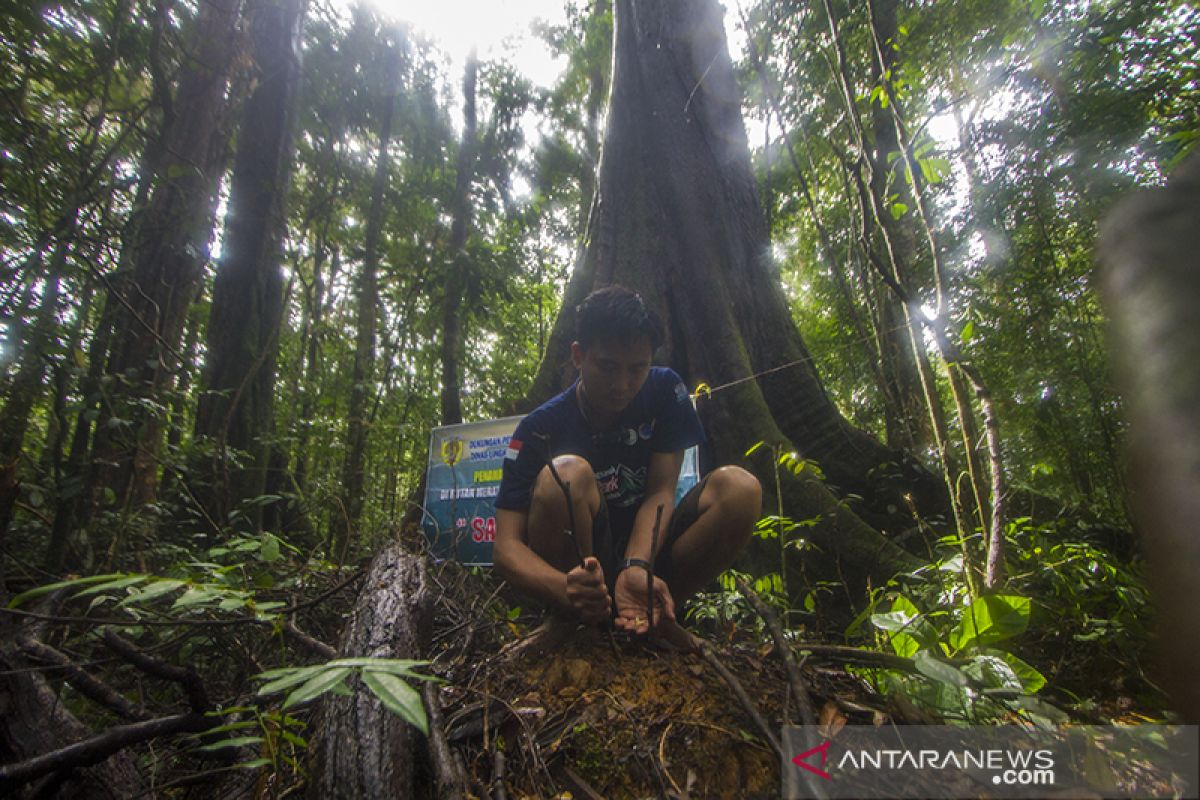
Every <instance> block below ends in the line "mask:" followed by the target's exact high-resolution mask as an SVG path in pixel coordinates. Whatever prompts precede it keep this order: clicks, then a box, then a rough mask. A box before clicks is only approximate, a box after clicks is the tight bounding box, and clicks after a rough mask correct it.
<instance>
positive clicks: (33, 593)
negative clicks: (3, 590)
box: [8, 572, 126, 608]
mask: <svg viewBox="0 0 1200 800" xmlns="http://www.w3.org/2000/svg"><path fill="white" fill-rule="evenodd" d="M125 574H126V573H123V572H109V573H105V574H104V575H89V576H88V577H86V578H72V579H71V580H68V581H58V582H57V583H48V584H46V585H45V586H38V587H35V588H33V589H30V590H29V591H27V592H21V593H20V594H19V595H17V596H16V597H14V598H13V599H12V600H9V601H8V607H9V608H16V607H17V606H19V605H21V604H22V603H24V602H25V601H26V600H32V599H33V598H35V597H41V596H42V595H45V594H50V593H51V592H56V591H58V590H59V589H66V588H68V587H71V586H91V585H93V584H97V583H105V582H107V581H111V580H113V579H114V578H121V577H123V576H125Z"/></svg>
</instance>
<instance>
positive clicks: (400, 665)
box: [325, 658, 433, 680]
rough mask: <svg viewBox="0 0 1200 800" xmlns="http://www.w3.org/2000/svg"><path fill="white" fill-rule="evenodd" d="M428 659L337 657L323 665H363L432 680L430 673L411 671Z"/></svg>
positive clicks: (426, 662) (425, 662) (425, 663)
mask: <svg viewBox="0 0 1200 800" xmlns="http://www.w3.org/2000/svg"><path fill="white" fill-rule="evenodd" d="M428 663H429V662H428V661H413V660H411V659H407V658H338V659H335V660H333V661H330V662H329V663H328V664H326V665H325V666H327V667H365V668H370V669H374V670H379V671H383V672H392V673H395V674H397V675H400V674H403V675H408V674H411V675H413V677H417V678H424V679H426V680H432V679H433V676H431V675H420V674H418V673H415V672H412V668H413V667H423V666H425V665H427V664H428Z"/></svg>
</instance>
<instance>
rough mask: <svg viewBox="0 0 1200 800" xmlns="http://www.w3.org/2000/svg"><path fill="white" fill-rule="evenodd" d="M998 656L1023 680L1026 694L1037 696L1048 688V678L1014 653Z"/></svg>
mask: <svg viewBox="0 0 1200 800" xmlns="http://www.w3.org/2000/svg"><path fill="white" fill-rule="evenodd" d="M998 655H999V656H1000V658H1002V659H1004V663H1005V664H1008V666H1009V667H1011V668H1012V671H1013V672H1014V673H1016V675H1017V677H1018V678H1020V679H1021V688H1022V689H1023V690H1024V691H1025V692H1027V693H1029V694H1037V693H1038V692H1040V691H1041V690H1042V689H1043V688H1044V687H1045V686H1046V676H1045V675H1043V674H1042V673H1040V672H1038V671H1037V669H1035V668H1034V667H1033V666H1031V665H1029V664H1027V663H1026V662H1024V661H1022V660H1021V659H1019V658H1017V657H1016V656H1014V655H1013V654H1012V653H999V654H998Z"/></svg>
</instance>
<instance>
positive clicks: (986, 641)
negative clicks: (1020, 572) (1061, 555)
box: [949, 594, 1030, 651]
mask: <svg viewBox="0 0 1200 800" xmlns="http://www.w3.org/2000/svg"><path fill="white" fill-rule="evenodd" d="M1029 611H1030V603H1029V598H1028V597H1021V596H1020V595H1002V594H997V595H988V596H985V597H980V598H978V599H976V600H975V602H973V603H971V605H970V606H968V607H967V609H966V610H965V611H963V616H962V621H960V622H959V623H958V625H956V626H955V628H954V630H952V631H950V638H949V644H950V647H951V648H953V649H954V650H955V651H958V650H963V649H964V648H967V647H986V646H987V645H990V644H995V643H996V642H1001V641H1004V640H1005V639H1009V638H1012V637H1013V636H1016V635H1017V634H1020V633H1023V632H1024V631H1025V629H1026V628H1027V627H1029Z"/></svg>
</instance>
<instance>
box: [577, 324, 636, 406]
mask: <svg viewBox="0 0 1200 800" xmlns="http://www.w3.org/2000/svg"><path fill="white" fill-rule="evenodd" d="M652 355H653V349H652V348H651V346H650V340H649V339H647V338H645V337H642V338H639V339H635V340H634V341H632V342H622V341H611V342H603V341H601V342H595V343H593V344H592V346H591V347H589V348H588V349H587V350H586V351H585V350H584V349H583V348H581V347H580V346H579V342H573V343H572V344H571V360H572V361H573V362H574V363H575V368H576V369H578V370H579V376H580V379H581V380H582V381H583V391H584V392H585V393H586V394H587V399H588V402H589V403H590V404H591V405H592V407H593V408H595V409H596V410H597V411H601V412H604V413H609V414H616V413H618V412H620V411H624V410H625V407H626V406H628V405H629V404H630V403H631V402H632V401H633V398H634V396H635V395H636V394H637V393H638V391H639V390H640V389H641V388H642V384H643V383H645V382H646V376H647V375H649V374H650V357H651V356H652Z"/></svg>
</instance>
